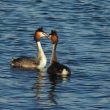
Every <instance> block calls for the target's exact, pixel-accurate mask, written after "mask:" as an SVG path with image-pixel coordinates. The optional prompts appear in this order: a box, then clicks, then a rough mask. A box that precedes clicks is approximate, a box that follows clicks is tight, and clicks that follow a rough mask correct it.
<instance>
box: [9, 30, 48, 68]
mask: <svg viewBox="0 0 110 110" xmlns="http://www.w3.org/2000/svg"><path fill="white" fill-rule="evenodd" d="M46 36H47V34H46V33H45V32H44V31H43V28H38V29H37V30H36V32H35V35H34V40H35V41H36V46H37V49H38V54H37V56H36V57H35V58H34V59H33V58H30V57H27V56H22V57H19V58H16V59H13V60H12V61H11V66H12V67H14V68H23V69H39V70H41V69H42V68H44V67H45V66H46V63H47V58H46V56H45V54H44V51H43V49H42V46H41V43H40V39H41V38H42V37H46Z"/></svg>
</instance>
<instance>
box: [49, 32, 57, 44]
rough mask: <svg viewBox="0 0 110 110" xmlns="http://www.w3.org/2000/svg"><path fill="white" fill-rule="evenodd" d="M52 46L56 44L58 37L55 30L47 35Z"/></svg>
mask: <svg viewBox="0 0 110 110" xmlns="http://www.w3.org/2000/svg"><path fill="white" fill-rule="evenodd" d="M48 38H49V39H50V40H51V42H52V44H57V42H58V35H57V32H56V31H55V30H51V33H50V34H49V37H48Z"/></svg>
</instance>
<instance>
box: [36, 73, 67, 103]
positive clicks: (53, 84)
mask: <svg viewBox="0 0 110 110" xmlns="http://www.w3.org/2000/svg"><path fill="white" fill-rule="evenodd" d="M45 74H46V73H45V72H39V73H38V76H37V79H36V84H35V86H34V89H35V91H36V101H37V103H39V104H41V105H42V104H43V103H44V102H45V101H46V102H45V104H48V105H57V104H58V93H57V91H56V88H57V85H58V84H62V83H63V82H66V81H67V79H68V77H67V78H61V77H57V78H53V77H49V76H45ZM45 78H47V79H49V82H45Z"/></svg>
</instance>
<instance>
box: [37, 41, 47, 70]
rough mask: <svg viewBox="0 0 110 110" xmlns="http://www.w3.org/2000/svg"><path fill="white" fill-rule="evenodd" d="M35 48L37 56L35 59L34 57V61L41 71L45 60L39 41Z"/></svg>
mask: <svg viewBox="0 0 110 110" xmlns="http://www.w3.org/2000/svg"><path fill="white" fill-rule="evenodd" d="M36 46H37V49H38V54H37V57H36V61H37V62H38V69H41V68H43V67H45V66H46V63H47V58H46V56H45V54H44V51H43V48H42V46H41V43H40V41H38V42H36Z"/></svg>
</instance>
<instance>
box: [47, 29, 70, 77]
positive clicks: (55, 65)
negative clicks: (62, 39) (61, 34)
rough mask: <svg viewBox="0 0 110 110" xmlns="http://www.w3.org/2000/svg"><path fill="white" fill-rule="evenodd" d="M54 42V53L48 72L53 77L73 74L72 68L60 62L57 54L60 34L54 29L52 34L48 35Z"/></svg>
mask: <svg viewBox="0 0 110 110" xmlns="http://www.w3.org/2000/svg"><path fill="white" fill-rule="evenodd" d="M48 38H49V39H50V40H51V43H52V55H51V59H50V65H49V67H48V69H47V73H48V74H49V75H50V76H52V77H54V76H55V77H57V76H60V77H67V76H69V75H70V74H71V71H70V69H69V68H68V67H67V66H65V65H63V64H60V63H59V62H58V59H57V55H56V47H57V43H58V35H57V32H56V31H54V30H52V31H51V34H50V35H49V37H48Z"/></svg>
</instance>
